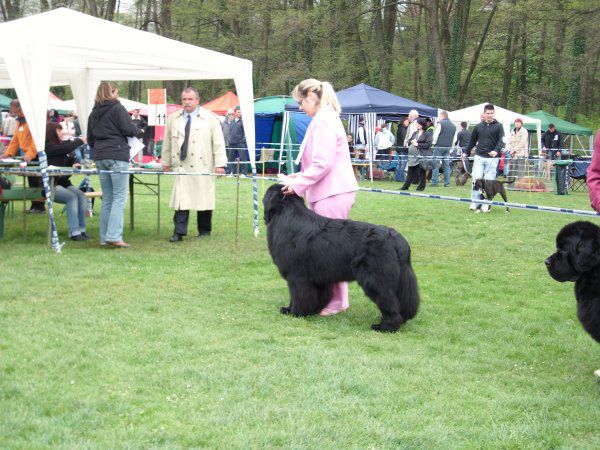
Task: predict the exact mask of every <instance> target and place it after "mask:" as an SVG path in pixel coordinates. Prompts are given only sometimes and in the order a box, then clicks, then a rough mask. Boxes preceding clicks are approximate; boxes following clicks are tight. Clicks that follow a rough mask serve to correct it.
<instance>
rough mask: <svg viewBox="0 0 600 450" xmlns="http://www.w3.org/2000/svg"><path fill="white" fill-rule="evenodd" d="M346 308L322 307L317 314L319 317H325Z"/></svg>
mask: <svg viewBox="0 0 600 450" xmlns="http://www.w3.org/2000/svg"><path fill="white" fill-rule="evenodd" d="M347 309H348V308H342V309H331V308H323V309H322V310H321V312H320V313H319V315H320V316H321V317H327V316H333V315H335V314H339V313H341V312H344V311H346V310H347Z"/></svg>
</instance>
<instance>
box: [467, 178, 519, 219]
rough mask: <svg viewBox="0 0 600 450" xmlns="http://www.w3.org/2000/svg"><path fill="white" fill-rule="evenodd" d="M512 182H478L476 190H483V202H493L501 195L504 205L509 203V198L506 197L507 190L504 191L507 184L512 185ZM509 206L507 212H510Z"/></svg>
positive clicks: (476, 182)
mask: <svg viewBox="0 0 600 450" xmlns="http://www.w3.org/2000/svg"><path fill="white" fill-rule="evenodd" d="M511 183H512V182H508V181H499V180H477V181H475V190H476V191H478V190H480V189H481V192H482V194H483V195H482V200H483V199H484V198H485V200H490V201H491V200H492V199H493V198H494V197H495V196H496V195H498V194H500V195H501V196H502V200H504V203H508V197H507V196H506V189H504V185H505V184H511ZM509 211H510V210H509V208H508V206H507V207H506V212H509Z"/></svg>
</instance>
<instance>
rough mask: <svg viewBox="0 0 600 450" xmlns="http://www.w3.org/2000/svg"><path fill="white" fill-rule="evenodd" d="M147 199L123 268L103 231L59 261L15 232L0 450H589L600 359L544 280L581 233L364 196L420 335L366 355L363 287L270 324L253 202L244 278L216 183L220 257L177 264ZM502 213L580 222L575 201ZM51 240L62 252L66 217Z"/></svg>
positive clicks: (3, 345) (407, 331)
mask: <svg viewBox="0 0 600 450" xmlns="http://www.w3.org/2000/svg"><path fill="white" fill-rule="evenodd" d="M161 182H162V184H163V193H164V195H163V201H162V207H163V213H162V224H161V233H160V235H157V232H156V214H155V211H156V205H155V199H154V198H151V197H141V196H139V197H136V202H137V203H136V210H137V216H136V230H135V231H134V232H131V231H129V229H128V227H127V226H126V229H125V240H126V241H127V242H128V243H130V244H131V248H129V249H127V250H109V249H104V248H100V247H99V245H98V236H97V234H98V221H99V218H98V216H95V217H93V218H92V219H90V220H89V229H88V231H89V233H90V234H91V235H92V236H93V239H92V240H91V241H90V242H88V243H76V242H71V241H68V243H67V244H66V246H65V247H64V248H63V252H62V253H61V254H60V255H58V254H55V253H54V252H53V251H52V250H51V249H50V248H49V247H48V246H47V245H46V234H45V231H46V216H33V217H28V218H27V219H28V229H29V237H28V240H26V241H25V240H24V239H23V235H22V220H21V215H20V212H17V211H15V215H14V217H12V218H10V217H9V218H8V219H7V223H6V233H5V238H4V239H3V240H2V241H0V255H1V257H0V294H1V295H0V447H2V448H23V449H30V448H101V449H105V448H154V447H168V448H190V447H194V448H198V447H210V448H263V447H285V448H395V447H400V448H416V447H428V448H450V447H460V448H464V447H470V448H475V447H486V448H500V447H502V448H523V447H531V448H556V447H567V448H577V447H579V448H598V447H600V433H599V428H598V424H599V423H600V408H599V407H598V405H599V404H600V401H599V400H600V384H599V383H597V382H596V381H595V380H594V377H593V371H594V370H595V369H599V368H600V347H599V346H598V344H597V343H595V342H594V341H593V340H592V339H591V338H590V337H589V336H588V335H587V334H586V333H585V332H584V331H583V329H582V328H581V326H580V324H579V322H578V321H577V318H576V314H575V299H574V294H573V285H572V284H571V283H565V284H560V283H557V282H555V281H553V280H552V279H551V278H550V277H549V276H548V274H547V272H546V269H545V267H544V264H543V261H544V259H545V258H546V257H547V256H548V255H549V254H550V253H552V252H553V251H554V238H555V236H556V233H557V232H558V230H559V229H560V228H561V227H562V226H563V225H565V224H567V223H569V222H572V221H574V220H578V218H577V217H575V216H570V215H563V214H553V213H545V212H535V211H525V210H518V209H514V210H512V211H511V212H510V213H509V214H506V213H505V212H503V210H502V208H499V207H494V208H493V211H492V212H491V213H490V214H473V213H472V212H469V211H468V210H467V207H468V205H467V204H465V203H456V202H445V201H439V200H428V199H418V198H407V197H399V196H393V195H386V194H374V193H366V192H361V193H359V194H358V195H357V201H356V205H355V206H354V208H353V210H352V212H351V218H352V219H356V220H364V221H369V222H374V223H379V224H385V225H389V226H392V227H394V228H396V229H397V230H398V231H400V232H401V233H402V234H403V235H404V236H405V237H406V238H407V240H408V241H409V242H410V244H411V246H412V251H413V256H412V260H413V265H414V268H415V271H416V273H417V277H418V279H419V283H420V291H421V299H422V303H421V309H420V312H419V314H418V315H417V317H416V318H415V319H414V320H412V321H410V322H408V323H407V324H406V325H404V326H403V327H402V328H401V329H400V331H399V332H398V333H396V334H379V333H376V332H373V331H371V330H370V328H369V327H370V324H371V323H373V322H375V321H377V320H378V310H377V308H376V306H375V305H374V304H373V303H372V302H371V301H370V300H369V299H368V298H366V297H365V296H364V295H363V293H362V291H361V290H360V288H359V287H358V286H357V285H356V284H355V283H353V284H351V287H350V302H351V307H350V309H349V310H348V311H347V312H346V313H344V314H340V315H338V316H332V317H327V318H320V317H313V318H309V319H297V318H292V317H287V316H282V315H281V314H279V312H278V309H279V307H280V306H282V305H284V304H287V301H288V300H287V288H286V285H285V283H284V282H283V280H282V279H281V278H280V276H279V274H278V273H277V270H276V268H275V266H274V265H273V264H272V262H271V258H270V256H269V254H268V250H267V245H266V237H265V228H264V225H263V224H262V217H261V225H260V227H261V230H260V235H259V236H258V238H255V237H254V235H253V232H252V206H251V205H252V196H251V187H250V186H251V183H250V182H249V181H242V185H241V192H242V194H241V199H240V211H241V212H240V240H239V264H238V270H237V271H235V270H234V248H235V192H236V184H235V181H234V180H232V179H220V180H218V186H217V209H216V211H215V214H214V217H213V234H212V236H211V237H210V238H207V239H194V238H188V239H187V240H186V241H184V242H182V243H178V244H171V243H169V242H168V241H167V239H168V237H169V236H170V234H171V231H172V228H171V217H172V211H171V210H170V209H168V193H169V192H170V189H169V186H170V179H169V178H168V177H163V179H162V180H161ZM95 184H97V180H95ZM270 184H271V183H270V182H259V189H260V191H259V195H260V197H261V198H262V192H264V190H265V188H266V187H267V186H268V185H270ZM364 185H365V186H370V184H369V183H364ZM374 186H378V187H381V188H386V189H387V188H393V189H398V188H399V185H398V184H395V183H391V182H379V183H375V184H374ZM468 189H469V188H468V187H461V188H455V187H452V188H441V187H440V188H430V187H429V186H428V188H427V190H426V191H425V192H426V193H443V194H448V195H456V196H461V197H467V196H468V194H469V190H468ZM509 201H512V202H518V203H530V204H543V205H549V206H564V207H569V208H576V209H587V210H589V201H588V198H587V194H586V193H575V194H572V195H569V196H556V195H553V194H531V193H522V192H512V191H511V192H509ZM59 208H60V207H59ZM15 209H16V210H18V211H20V209H21V207H20V205H16V208H15ZM99 210H100V205H99V204H97V205H96V212H97V213H98V212H99ZM127 213H128V212H127ZM261 215H262V212H261ZM592 220H593V221H595V222H596V223H599V224H600V220H597V219H592ZM191 223H192V227H191V228H192V229H194V227H195V217H194V218H193V220H191ZM58 229H59V233H60V236H61V237H62V239H63V240H64V239H65V236H66V216H65V215H62V216H60V217H59V218H58Z"/></svg>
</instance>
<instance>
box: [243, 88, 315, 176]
mask: <svg viewBox="0 0 600 450" xmlns="http://www.w3.org/2000/svg"><path fill="white" fill-rule="evenodd" d="M295 104H296V101H295V100H294V99H293V98H292V97H289V96H287V95H272V96H269V97H262V98H257V99H255V100H254V124H255V135H256V149H257V152H259V149H263V148H265V149H272V150H274V151H273V153H272V155H273V156H272V158H273V159H275V160H278V161H281V160H282V159H284V160H285V161H286V166H287V168H288V170H292V167H291V164H292V160H293V158H294V156H296V154H297V151H298V147H299V141H300V140H301V138H302V137H303V136H304V134H303V133H302V136H299V135H298V133H297V129H296V128H297V127H296V121H297V120H298V119H297V118H296V117H290V116H288V117H289V123H286V120H285V117H284V116H285V106H286V105H295ZM284 126H286V127H287V133H286V139H285V142H283V144H282V143H281V134H282V128H283V127H284ZM281 148H283V155H281V154H280V149H281ZM261 151H262V150H261ZM282 156H283V157H282ZM260 159H261V155H260V154H257V155H256V160H257V161H259V160H260ZM269 159H271V158H269ZM277 166H278V165H277V164H276V163H270V164H267V165H266V166H265V167H266V168H267V169H274V170H278V169H277Z"/></svg>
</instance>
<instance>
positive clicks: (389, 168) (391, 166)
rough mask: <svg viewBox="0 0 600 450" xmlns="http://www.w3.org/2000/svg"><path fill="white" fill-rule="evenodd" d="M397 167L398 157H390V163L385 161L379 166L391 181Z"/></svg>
mask: <svg viewBox="0 0 600 450" xmlns="http://www.w3.org/2000/svg"><path fill="white" fill-rule="evenodd" d="M397 167H398V155H394V156H392V160H391V161H386V162H384V163H381V164H380V165H379V168H380V169H381V170H383V171H384V172H385V173H386V175H387V178H389V179H392V180H393V179H394V172H395V171H396V168H397Z"/></svg>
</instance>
